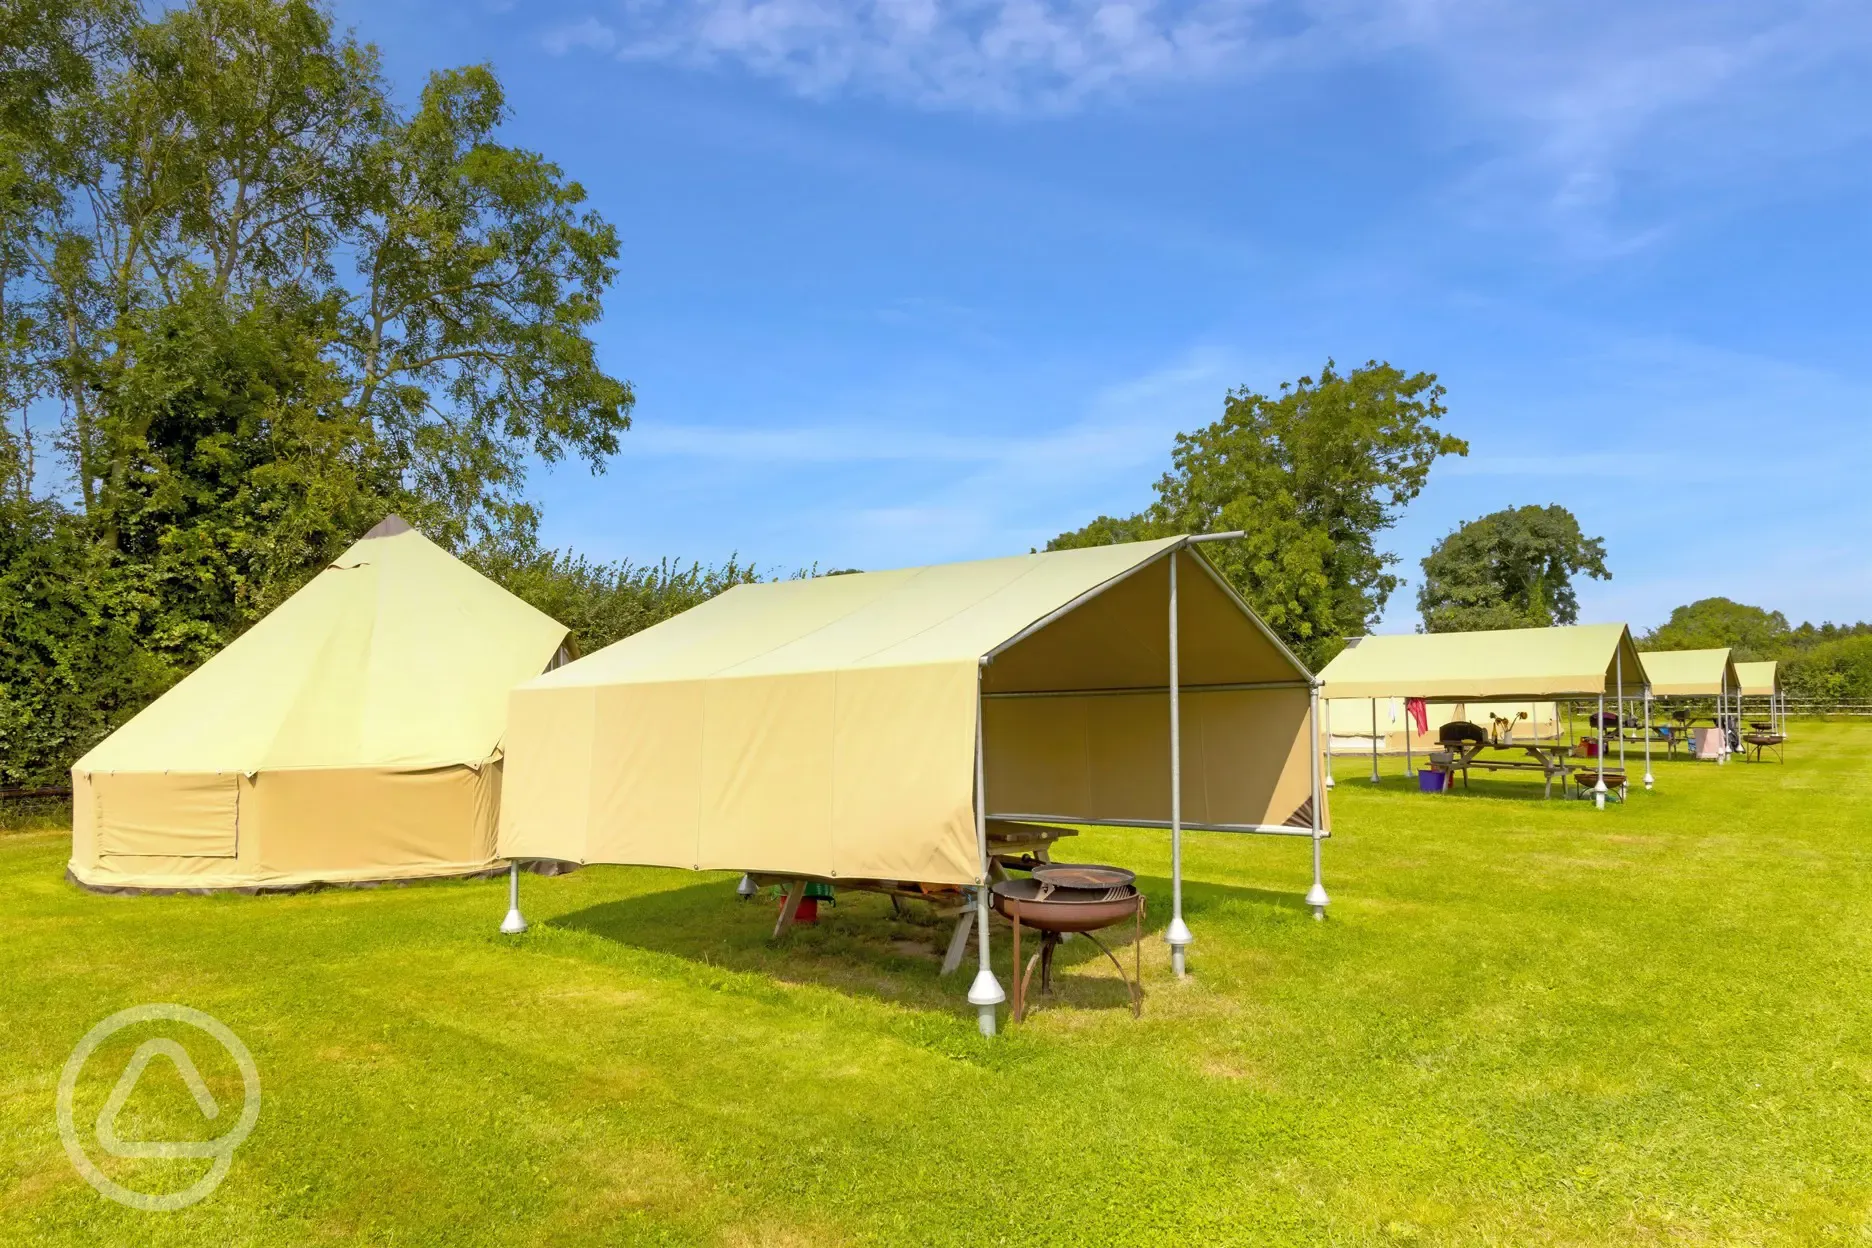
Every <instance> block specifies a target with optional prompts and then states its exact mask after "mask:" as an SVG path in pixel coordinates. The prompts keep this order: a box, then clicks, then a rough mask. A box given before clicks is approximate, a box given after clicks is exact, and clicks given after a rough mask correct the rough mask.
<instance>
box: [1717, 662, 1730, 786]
mask: <svg viewBox="0 0 1872 1248" xmlns="http://www.w3.org/2000/svg"><path fill="white" fill-rule="evenodd" d="M1716 740H1717V743H1718V745H1720V746H1721V748H1720V749H1718V750H1717V751H1716V765H1717V766H1718V767H1721V766H1722V765H1723V764H1725V763H1727V762H1728V761H1729V673H1728V672H1724V673H1723V674H1722V683H1721V684H1719V685H1718V686H1717V689H1716Z"/></svg>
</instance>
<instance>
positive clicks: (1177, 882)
mask: <svg viewBox="0 0 1872 1248" xmlns="http://www.w3.org/2000/svg"><path fill="white" fill-rule="evenodd" d="M1181 553H1182V548H1181V547H1178V548H1177V549H1176V550H1173V551H1171V552H1170V926H1169V927H1168V928H1166V929H1165V930H1164V941H1165V943H1167V944H1168V945H1169V946H1170V967H1171V969H1172V970H1174V971H1175V972H1176V974H1177V978H1179V979H1181V978H1182V977H1183V976H1184V975H1185V974H1187V973H1188V969H1189V968H1188V966H1187V965H1186V964H1185V955H1184V951H1185V950H1186V949H1188V948H1189V946H1190V944H1191V942H1192V941H1194V940H1195V939H1196V938H1195V937H1194V936H1192V935H1190V930H1189V925H1188V924H1186V923H1184V922H1183V711H1182V704H1181V701H1180V699H1179V698H1178V695H1177V680H1178V673H1177V558H1178V556H1179V555H1180V554H1181Z"/></svg>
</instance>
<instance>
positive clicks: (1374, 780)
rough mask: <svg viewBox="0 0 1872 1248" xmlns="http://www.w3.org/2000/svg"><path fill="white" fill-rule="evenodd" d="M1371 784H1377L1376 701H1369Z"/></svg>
mask: <svg viewBox="0 0 1872 1248" xmlns="http://www.w3.org/2000/svg"><path fill="white" fill-rule="evenodd" d="M1371 782H1372V783H1373V784H1377V783H1378V699H1377V698H1373V699H1372V700H1371Z"/></svg>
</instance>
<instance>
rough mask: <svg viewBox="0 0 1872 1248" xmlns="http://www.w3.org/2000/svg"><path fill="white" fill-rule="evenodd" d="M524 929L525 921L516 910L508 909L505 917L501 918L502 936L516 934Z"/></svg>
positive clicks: (525, 927) (525, 928)
mask: <svg viewBox="0 0 1872 1248" xmlns="http://www.w3.org/2000/svg"><path fill="white" fill-rule="evenodd" d="M526 930H527V921H526V920H525V919H524V918H522V917H521V915H520V912H519V911H518V910H509V911H508V912H507V917H506V918H504V919H502V920H501V935H503V936H518V935H519V934H520V933H521V932H524V931H526Z"/></svg>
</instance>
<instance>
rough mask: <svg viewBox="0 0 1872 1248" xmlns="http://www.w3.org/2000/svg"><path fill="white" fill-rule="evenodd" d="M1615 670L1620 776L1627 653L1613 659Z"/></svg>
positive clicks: (1623, 753) (1622, 751)
mask: <svg viewBox="0 0 1872 1248" xmlns="http://www.w3.org/2000/svg"><path fill="white" fill-rule="evenodd" d="M1612 663H1613V670H1614V671H1615V672H1616V674H1617V680H1618V769H1619V775H1621V776H1624V775H1625V774H1626V773H1625V652H1624V650H1623V649H1621V650H1620V651H1619V652H1618V654H1616V655H1615V656H1614V657H1613V659H1612ZM1630 787H1631V780H1630V778H1629V777H1627V779H1626V781H1625V788H1626V790H1629V789H1630Z"/></svg>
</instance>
